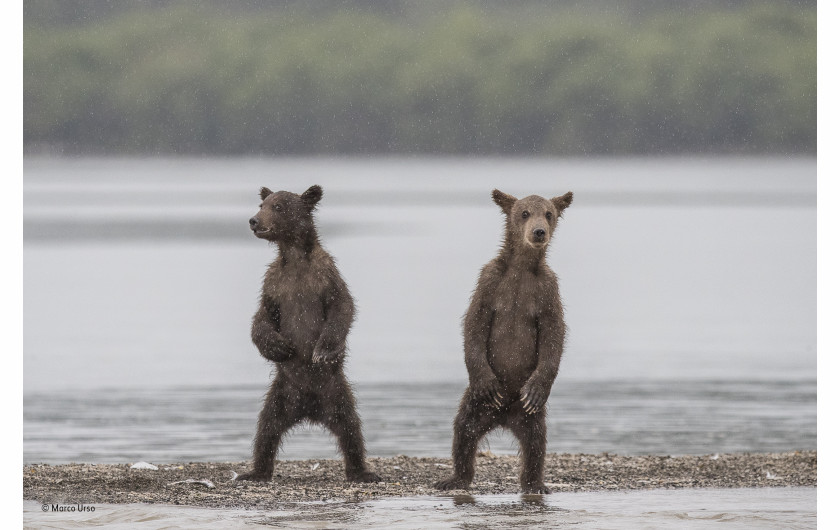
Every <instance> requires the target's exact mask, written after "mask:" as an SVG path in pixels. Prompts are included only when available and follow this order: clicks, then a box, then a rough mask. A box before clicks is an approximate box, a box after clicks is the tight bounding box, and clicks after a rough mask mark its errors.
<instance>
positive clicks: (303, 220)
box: [236, 186, 381, 482]
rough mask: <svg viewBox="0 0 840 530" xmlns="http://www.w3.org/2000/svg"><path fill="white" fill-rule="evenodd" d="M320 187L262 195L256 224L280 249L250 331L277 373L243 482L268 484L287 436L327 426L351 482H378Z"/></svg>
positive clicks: (346, 297) (346, 301)
mask: <svg viewBox="0 0 840 530" xmlns="http://www.w3.org/2000/svg"><path fill="white" fill-rule="evenodd" d="M321 195H322V190H321V187H320V186H312V187H311V188H309V189H308V190H306V191H305V192H303V194H301V195H297V194H294V193H290V192H287V191H278V192H276V193H275V192H272V191H271V190H270V189H268V188H262V189H261V190H260V197H261V198H262V204H260V211H259V212H257V215H255V216H254V217H252V218H251V220H250V223H251V230H253V232H254V235H255V236H257V237H258V238H260V239H265V240H267V241H270V242H272V243H276V244H277V247H278V250H279V252H278V255H277V259H276V260H274V262H273V263H272V264H271V265H269V266H268V270H267V271H266V273H265V279H264V281H263V288H262V297H261V300H260V305H259V309H257V313H256V314H255V315H254V321H253V326H252V328H251V340H253V342H254V344H255V345H256V347H257V349H258V350H259V352H260V354H261V355H262V356H263V357H265V358H266V359H268V360H269V361H273V362H274V363H275V366H276V375H275V377H274V382H273V383H272V384H271V388H270V389H269V391H268V394H267V395H266V398H265V404H264V405H263V409H262V412H260V417H259V422H258V424H257V435H256V438H255V440H254V468H253V470H251V471H249V472H248V473H245V474H243V475H239V476H238V477H236V478H237V480H258V481H268V480H271V476H272V474H273V472H274V458H275V455H276V453H277V448H278V446H279V445H280V441H281V439H282V438H283V435H284V434H285V433H286V431H288V430H289V429H290V428H291V427H293V426H294V425H296V424H297V423H300V422H301V421H310V422H313V423H320V424H322V425H324V426H326V427H327V429H329V430H330V431H331V432H332V433H333V434H334V435H335V437H336V438H337V439H338V445H339V448H340V449H341V452H342V453H343V454H344V465H345V473H346V476H347V480H350V481H353V482H378V481H380V480H381V479H380V478H379V476H378V475H377V474H375V473H373V472H371V471H370V470H368V468H367V465H366V464H365V445H364V439H363V438H362V424H361V421H360V420H359V416H358V414H356V401H355V399H354V397H353V392H352V390H351V388H350V385H349V384H348V383H347V379H345V377H344V354H345V340H346V339H347V333H348V332H349V331H350V325H351V324H352V322H353V313H354V307H353V298H352V297H351V296H350V291H349V290H348V289H347V285H346V284H345V283H344V280H343V279H342V278H341V275H340V274H339V272H338V269H337V268H336V266H335V262H334V261H333V258H332V256H330V255H329V254H328V253H327V251H326V250H324V249H323V248H322V247H321V244H320V242H319V240H318V233H317V231H316V230H315V222H314V221H313V218H312V211H313V210H314V209H315V206H316V205H317V204H318V201H320V200H321Z"/></svg>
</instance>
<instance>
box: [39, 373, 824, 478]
mask: <svg viewBox="0 0 840 530" xmlns="http://www.w3.org/2000/svg"><path fill="white" fill-rule="evenodd" d="M264 391H265V389H264V388H262V387H256V386H251V387H222V388H214V387H204V388H180V389H179V388H175V389H155V390H117V389H114V390H99V391H87V392H55V393H45V394H33V395H27V396H25V397H24V424H23V425H24V461H25V462H27V463H36V462H41V463H64V462H103V463H114V462H135V461H138V460H145V461H148V462H158V463H161V462H184V461H187V462H191V461H228V462H229V461H242V460H247V459H249V458H250V449H251V440H252V437H253V435H254V429H255V426H256V417H257V413H258V412H259V407H260V404H261V403H260V400H261V398H262V395H263V393H264ZM462 391H463V388H462V387H461V386H460V385H459V384H453V383H439V384H433V383H414V384H399V385H397V384H373V383H364V384H359V385H357V387H356V395H357V398H358V400H359V403H360V405H359V407H360V408H359V412H360V414H361V416H362V421H363V423H364V428H365V437H366V439H367V448H368V452H369V453H370V454H371V455H376V456H394V455H397V454H405V455H410V456H449V451H450V444H451V441H452V426H451V425H452V424H451V422H452V418H453V417H454V415H455V408H456V406H457V402H458V398H459V396H460V393H461V392H462ZM816 444H817V413H816V383H815V382H814V381H688V382H679V383H676V382H667V381H648V382H621V381H613V382H601V383H598V384H593V383H589V382H581V381H566V382H560V383H557V384H556V385H555V388H554V391H553V392H552V394H551V398H550V402H549V414H548V449H549V451H553V452H569V453H600V452H605V451H606V452H612V453H621V454H674V455H677V454H710V453H724V452H755V451H761V452H780V451H789V450H795V449H816V446H817V445H816ZM483 448H484V449H489V450H490V451H492V452H494V453H496V454H515V453H516V452H517V451H518V445H517V443H516V441H515V439H514V438H513V436H511V435H510V434H508V433H507V432H505V431H495V432H494V433H493V434H492V435H490V436H489V437H488V438H486V439H485V442H484V445H483ZM336 456H337V453H336V449H335V443H334V440H333V438H332V436H331V435H330V434H329V433H327V432H326V431H325V430H324V429H322V428H319V427H299V428H298V429H297V430H296V431H294V432H293V433H292V434H291V435H290V436H288V437H287V439H286V442H285V445H284V448H283V451H282V453H281V454H280V458H289V459H298V458H299V459H306V458H330V457H336Z"/></svg>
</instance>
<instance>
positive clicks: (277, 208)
mask: <svg viewBox="0 0 840 530" xmlns="http://www.w3.org/2000/svg"><path fill="white" fill-rule="evenodd" d="M274 209H275V210H277V211H278V212H279V211H280V210H282V209H283V206H281V205H279V204H275V205H274Z"/></svg>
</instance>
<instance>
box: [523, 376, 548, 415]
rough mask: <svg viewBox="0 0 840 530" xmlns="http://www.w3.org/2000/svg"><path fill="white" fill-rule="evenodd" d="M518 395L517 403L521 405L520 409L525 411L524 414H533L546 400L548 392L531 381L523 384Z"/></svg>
mask: <svg viewBox="0 0 840 530" xmlns="http://www.w3.org/2000/svg"><path fill="white" fill-rule="evenodd" d="M519 395H520V397H519V401H520V402H521V403H522V408H523V409H525V413H526V414H534V413H535V412H537V411H538V410H540V409H541V408H542V407H543V405H545V402H546V401H547V400H548V391H547V390H546V389H545V388H544V387H543V386H542V385H540V384H538V383H535V382H533V381H528V382H527V383H525V386H524V387H522V391H521V392H520V394H519Z"/></svg>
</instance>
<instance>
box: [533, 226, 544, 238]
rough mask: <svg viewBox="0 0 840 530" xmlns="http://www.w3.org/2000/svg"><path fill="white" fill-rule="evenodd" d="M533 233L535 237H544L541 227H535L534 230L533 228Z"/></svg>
mask: <svg viewBox="0 0 840 530" xmlns="http://www.w3.org/2000/svg"><path fill="white" fill-rule="evenodd" d="M534 235H535V236H537V237H545V230H543V229H542V228H537V229H536V230H534Z"/></svg>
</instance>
